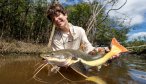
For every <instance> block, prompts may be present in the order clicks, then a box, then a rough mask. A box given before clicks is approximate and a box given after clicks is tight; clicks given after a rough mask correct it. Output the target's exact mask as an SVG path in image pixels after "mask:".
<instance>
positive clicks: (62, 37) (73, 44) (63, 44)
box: [52, 24, 94, 53]
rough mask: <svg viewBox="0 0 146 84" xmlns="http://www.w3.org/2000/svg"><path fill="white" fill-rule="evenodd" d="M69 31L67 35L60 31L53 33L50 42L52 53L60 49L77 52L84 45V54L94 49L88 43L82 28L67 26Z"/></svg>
mask: <svg viewBox="0 0 146 84" xmlns="http://www.w3.org/2000/svg"><path fill="white" fill-rule="evenodd" d="M69 29H70V32H69V33H63V32H61V31H56V32H55V34H54V37H53V42H52V49H53V50H54V51H55V50H60V49H74V50H78V49H79V48H80V45H81V44H83V45H84V47H85V49H84V52H86V53H88V52H89V51H92V50H93V49H94V47H93V46H92V45H91V43H90V42H89V41H88V39H87V36H86V33H85V30H84V29H83V28H82V27H78V26H74V25H72V24H69Z"/></svg>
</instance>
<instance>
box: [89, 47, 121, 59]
mask: <svg viewBox="0 0 146 84" xmlns="http://www.w3.org/2000/svg"><path fill="white" fill-rule="evenodd" d="M109 51H110V49H109V48H108V47H97V48H95V49H94V50H92V51H90V52H89V53H88V54H90V55H93V56H95V55H98V54H99V55H102V56H103V55H104V54H105V53H108V52H109ZM119 56H120V54H117V55H114V56H113V57H112V58H111V59H115V58H118V57H119ZM111 59H110V60H111Z"/></svg>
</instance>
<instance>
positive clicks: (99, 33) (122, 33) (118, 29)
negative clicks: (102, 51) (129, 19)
mask: <svg viewBox="0 0 146 84" xmlns="http://www.w3.org/2000/svg"><path fill="white" fill-rule="evenodd" d="M95 4H98V3H97V2H96V3H93V5H95ZM100 7H101V6H99V9H100ZM92 8H93V6H92V5H90V4H87V3H82V4H77V5H74V6H69V7H66V9H67V10H69V11H71V12H69V13H70V14H69V17H68V18H69V20H70V22H71V23H73V24H74V25H78V26H81V27H83V28H84V29H85V30H86V29H87V25H86V24H88V23H87V22H88V20H89V17H90V16H91V14H92V12H93V11H92ZM99 9H98V10H99ZM98 10H97V11H98ZM104 11H105V9H102V10H101V12H100V13H99V15H98V17H96V22H95V23H96V25H95V28H92V30H91V31H90V33H89V35H88V38H89V40H90V42H92V43H93V44H94V45H99V46H105V45H109V44H110V41H111V39H112V38H113V37H115V38H117V39H118V40H119V41H120V42H122V43H123V44H124V41H125V40H127V36H126V34H127V33H128V32H129V28H128V27H125V26H124V25H123V24H122V23H120V22H118V21H117V20H112V19H110V18H109V17H107V18H106V19H105V20H104V21H103V19H104V18H105V17H106V14H105V13H104Z"/></svg>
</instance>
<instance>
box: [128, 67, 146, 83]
mask: <svg viewBox="0 0 146 84" xmlns="http://www.w3.org/2000/svg"><path fill="white" fill-rule="evenodd" d="M129 75H130V76H131V77H132V78H133V79H134V80H135V81H137V82H138V83H139V84H146V72H143V71H139V70H135V69H131V70H129Z"/></svg>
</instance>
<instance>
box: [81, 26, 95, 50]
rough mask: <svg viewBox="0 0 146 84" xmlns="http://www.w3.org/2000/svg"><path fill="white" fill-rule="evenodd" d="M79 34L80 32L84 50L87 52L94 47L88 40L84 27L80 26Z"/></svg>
mask: <svg viewBox="0 0 146 84" xmlns="http://www.w3.org/2000/svg"><path fill="white" fill-rule="evenodd" d="M80 34H81V40H82V43H83V45H84V47H85V51H84V52H86V53H89V52H90V51H92V50H93V49H95V47H93V46H92V44H91V43H90V42H89V40H88V38H87V35H86V33H85V30H84V29H82V28H81V33H80Z"/></svg>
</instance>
